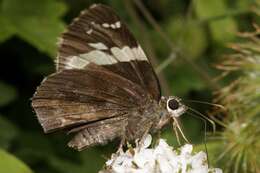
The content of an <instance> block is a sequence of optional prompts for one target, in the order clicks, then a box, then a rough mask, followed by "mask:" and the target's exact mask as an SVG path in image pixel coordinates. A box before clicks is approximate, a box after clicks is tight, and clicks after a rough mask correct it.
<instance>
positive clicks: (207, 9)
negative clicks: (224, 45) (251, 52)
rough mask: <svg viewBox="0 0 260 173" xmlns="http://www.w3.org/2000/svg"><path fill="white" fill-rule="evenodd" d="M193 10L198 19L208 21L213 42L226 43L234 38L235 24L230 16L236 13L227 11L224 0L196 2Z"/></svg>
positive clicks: (201, 0)
mask: <svg viewBox="0 0 260 173" xmlns="http://www.w3.org/2000/svg"><path fill="white" fill-rule="evenodd" d="M194 8H195V11H196V14H197V16H198V18H199V19H201V20H208V22H209V28H210V31H211V34H212V38H213V40H215V41H216V42H228V41H231V40H232V39H234V38H235V34H236V32H237V30H238V29H237V24H236V22H235V20H234V19H233V18H232V17H230V15H231V14H232V13H234V12H237V11H235V10H231V9H229V8H228V7H227V5H226V1H225V0H197V1H195V3H194Z"/></svg>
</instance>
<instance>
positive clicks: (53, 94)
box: [32, 64, 148, 132]
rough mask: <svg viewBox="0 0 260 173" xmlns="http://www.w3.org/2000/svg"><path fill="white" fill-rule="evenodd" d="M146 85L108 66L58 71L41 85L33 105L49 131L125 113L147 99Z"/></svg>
mask: <svg viewBox="0 0 260 173" xmlns="http://www.w3.org/2000/svg"><path fill="white" fill-rule="evenodd" d="M147 98H148V95H147V92H146V91H145V90H143V88H141V87H140V86H138V85H136V84H135V83H133V82H132V81H130V80H128V79H125V78H123V77H121V76H120V75H117V74H115V73H113V72H111V71H109V70H107V69H106V68H103V67H101V66H98V65H95V64H89V65H88V66H87V68H86V69H84V70H80V69H70V70H63V71H61V72H58V73H55V74H53V75H51V76H49V77H48V78H47V79H45V80H44V81H43V82H42V84H41V85H40V87H38V89H37V91H36V93H35V95H34V97H33V99H32V106H33V108H34V110H35V112H36V114H37V117H38V120H39V122H40V124H41V125H42V127H43V129H44V131H45V132H52V131H55V130H59V129H64V128H66V129H68V128H73V127H77V126H80V125H83V124H89V123H93V122H96V121H100V120H104V119H109V118H111V117H117V116H123V115H125V114H127V113H128V112H129V111H131V110H132V109H135V108H137V107H140V106H141V105H143V104H145V102H146V101H147Z"/></svg>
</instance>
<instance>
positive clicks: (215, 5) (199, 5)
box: [194, 0, 227, 19]
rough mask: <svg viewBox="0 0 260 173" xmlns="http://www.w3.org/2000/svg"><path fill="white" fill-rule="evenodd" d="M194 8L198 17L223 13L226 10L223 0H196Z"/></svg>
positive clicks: (205, 17) (209, 16) (206, 17)
mask: <svg viewBox="0 0 260 173" xmlns="http://www.w3.org/2000/svg"><path fill="white" fill-rule="evenodd" d="M194 8H195V12H196V14H197V16H198V17H199V18H200V19H208V18H211V17H216V16H220V15H224V14H225V12H227V7H226V4H225V0H196V1H194Z"/></svg>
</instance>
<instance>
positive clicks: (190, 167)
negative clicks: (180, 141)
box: [100, 135, 222, 173]
mask: <svg viewBox="0 0 260 173" xmlns="http://www.w3.org/2000/svg"><path fill="white" fill-rule="evenodd" d="M151 141H152V137H151V135H148V136H147V138H146V139H145V141H144V143H143V145H142V146H137V147H136V148H130V149H128V150H127V151H126V152H123V151H121V152H120V153H117V154H113V155H112V158H111V160H108V161H107V162H106V167H107V169H106V170H105V171H100V173H222V170H221V169H218V168H213V169H209V168H208V164H207V156H206V154H205V153H204V152H202V151H201V152H198V153H196V154H192V145H189V144H186V145H184V146H182V147H181V148H180V149H179V150H173V148H172V147H170V146H169V145H168V144H167V143H166V141H165V140H163V139H160V141H159V144H158V145H157V146H156V147H155V148H148V147H149V146H150V144H151Z"/></svg>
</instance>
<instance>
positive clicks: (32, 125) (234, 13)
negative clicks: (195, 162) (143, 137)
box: [0, 0, 260, 173]
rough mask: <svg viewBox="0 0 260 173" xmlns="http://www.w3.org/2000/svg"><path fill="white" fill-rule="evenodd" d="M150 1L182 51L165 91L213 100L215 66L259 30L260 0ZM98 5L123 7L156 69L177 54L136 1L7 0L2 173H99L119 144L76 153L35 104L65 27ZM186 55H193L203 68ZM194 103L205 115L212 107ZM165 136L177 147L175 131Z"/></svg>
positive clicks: (2, 34) (2, 41)
mask: <svg viewBox="0 0 260 173" xmlns="http://www.w3.org/2000/svg"><path fill="white" fill-rule="evenodd" d="M126 2H128V3H126ZM142 2H143V4H144V5H145V6H146V7H147V9H148V10H149V12H150V13H151V14H152V16H153V17H154V18H155V19H156V21H157V22H158V24H159V26H160V27H161V28H162V30H163V32H164V33H165V34H166V35H167V37H168V38H169V39H170V41H171V42H172V43H173V45H174V46H175V48H176V50H178V51H179V52H180V55H179V54H178V56H177V57H176V58H175V59H174V61H173V62H172V63H171V64H169V65H168V66H167V67H166V68H164V69H163V72H162V73H161V75H162V76H163V77H164V78H165V80H164V81H166V82H164V83H163V84H162V86H163V87H162V89H163V92H164V93H167V91H168V93H170V94H172V95H173V94H174V95H177V96H180V97H182V98H185V99H197V100H204V101H209V102H211V99H212V95H211V93H212V91H213V90H215V89H219V88H221V87H223V82H214V81H213V80H212V79H213V78H214V77H216V76H217V75H218V72H217V71H216V70H214V67H213V65H212V64H213V63H215V62H216V61H217V58H218V57H219V56H220V55H221V54H223V53H226V52H228V51H229V50H228V49H226V44H227V43H229V42H235V41H239V39H237V37H236V33H237V32H238V31H241V30H251V29H252V27H251V26H252V25H251V24H252V23H253V22H255V23H257V22H259V17H258V16H257V15H255V13H252V12H251V10H254V11H256V12H258V13H259V14H260V10H259V6H256V5H255V3H256V2H257V0H185V1H183V0H160V1H156V0H153V1H151V0H144V1H142ZM92 3H106V4H108V5H111V6H112V7H113V8H114V9H115V10H116V11H117V12H118V14H119V15H120V16H121V17H122V18H123V19H124V20H125V21H126V23H127V24H128V25H129V28H130V30H132V31H133V32H134V35H136V37H137V40H140V42H141V44H142V46H143V47H144V49H145V51H146V52H147V53H148V54H149V55H152V54H153V55H154V57H151V59H152V62H153V63H154V67H156V66H157V65H158V64H160V63H162V62H163V61H164V60H165V59H167V58H168V57H169V56H170V55H171V54H172V50H171V48H170V47H169V45H168V44H167V42H166V41H165V40H164V39H163V38H162V37H161V35H160V34H159V32H158V30H156V29H155V28H154V27H152V25H151V24H150V23H149V22H148V20H147V19H146V18H145V17H144V15H143V13H142V11H140V10H139V9H138V7H136V6H134V5H133V6H132V7H130V6H127V4H129V3H130V4H133V1H131V0H126V1H120V0H106V1H105V0H103V1H102V0H100V1H98V0H92V1H86V0H66V1H65V0H42V1H36V0H22V1H21V0H0V25H1V27H0V52H1V63H0V64H1V68H0V77H1V78H0V114H1V115H0V173H2V172H3V173H5V172H10V173H29V172H37V173H86V172H97V170H99V169H100V168H101V167H102V165H103V164H104V161H105V160H106V159H105V158H107V157H109V156H110V154H111V153H112V152H114V151H115V150H116V149H117V144H118V143H116V142H115V143H111V144H109V145H107V146H99V147H94V148H91V149H88V150H86V151H83V152H76V151H73V150H72V149H70V148H68V147H67V146H66V143H67V141H68V139H69V137H68V136H66V135H64V134H61V133H60V134H49V135H44V134H43V131H42V129H41V127H40V125H39V124H38V122H37V119H36V117H35V115H34V113H33V112H32V109H31V106H30V98H31V97H32V95H33V93H34V91H35V89H36V87H37V86H38V85H39V84H40V82H41V80H42V79H43V78H44V77H45V76H46V75H48V74H51V73H52V72H54V63H53V59H54V58H55V55H56V49H57V46H56V43H57V41H58V37H59V36H60V34H61V32H62V31H64V29H65V26H66V25H67V24H68V23H69V22H70V21H71V20H72V19H73V18H74V17H76V16H77V15H78V14H79V12H80V10H83V9H85V8H87V7H88V6H89V5H91V4H92ZM131 10H134V11H135V13H136V15H137V17H138V20H139V22H141V24H142V25H140V26H139V25H136V23H138V21H137V19H135V18H133V15H131V14H130V11H131ZM140 27H143V28H140ZM144 30H145V31H146V32H142V31H144ZM184 59H189V61H191V62H192V63H193V64H195V66H196V67H198V69H199V71H198V69H196V68H194V66H192V65H191V64H190V63H187V61H184ZM232 78H233V77H232V76H231V77H230V78H228V79H227V81H228V80H230V79H232ZM162 81H163V80H162ZM224 82H225V81H224ZM190 106H192V107H193V108H195V109H197V110H199V111H201V112H205V111H206V110H208V109H209V107H207V106H202V105H196V104H191V105H190ZM182 119H183V121H182V122H183V126H184V128H185V134H187V137H188V138H189V139H190V140H191V141H192V142H193V143H197V144H201V143H203V136H204V133H205V132H204V126H203V122H202V121H200V120H199V119H196V118H193V117H191V116H189V115H185V116H183V118H182ZM219 130H221V128H219ZM162 136H163V137H165V138H167V139H168V141H169V142H170V143H172V144H174V145H177V144H176V139H175V136H174V133H173V132H172V131H171V128H168V129H167V130H165V131H164V133H163V134H162ZM215 147H216V143H214V144H212V145H211V143H210V142H209V148H215ZM213 151H214V150H213ZM209 155H210V156H211V153H209ZM26 165H27V166H26ZM218 166H219V167H221V165H218ZM28 167H30V168H28Z"/></svg>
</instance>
